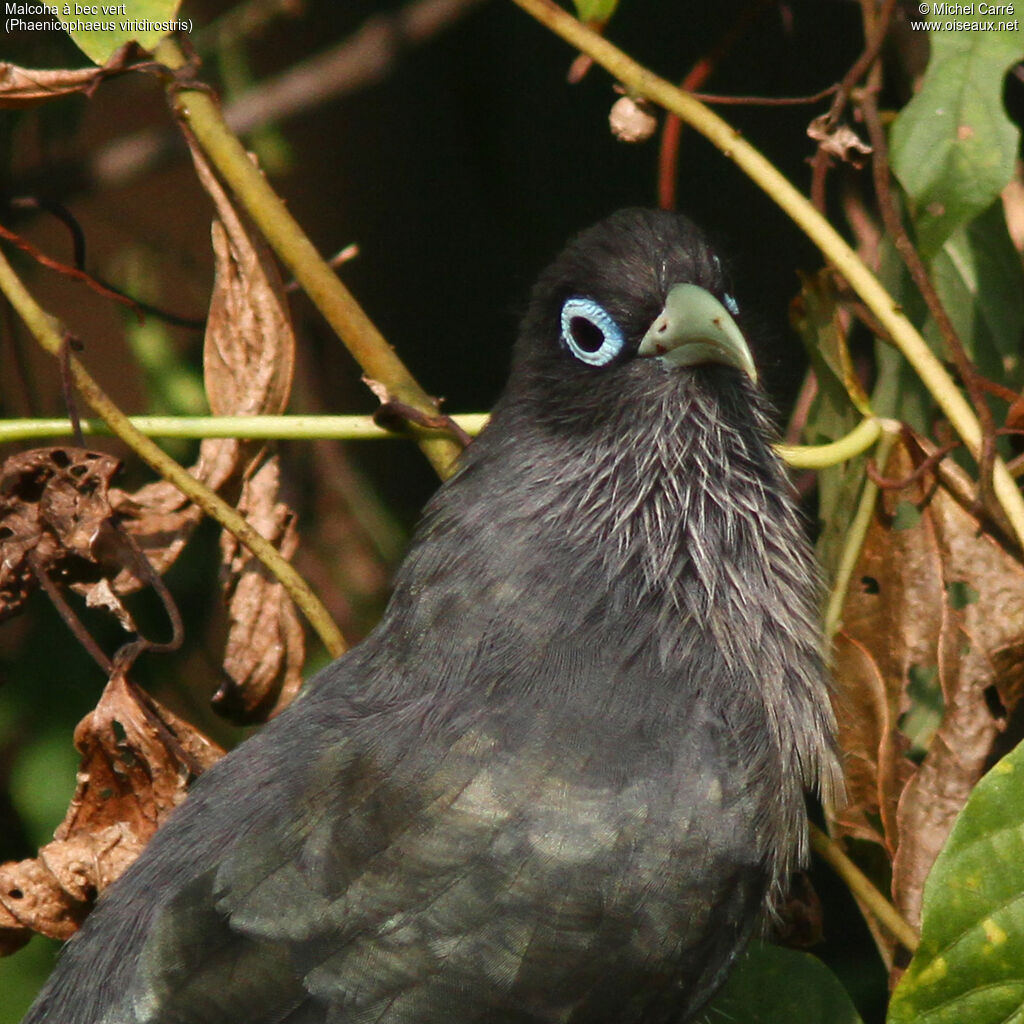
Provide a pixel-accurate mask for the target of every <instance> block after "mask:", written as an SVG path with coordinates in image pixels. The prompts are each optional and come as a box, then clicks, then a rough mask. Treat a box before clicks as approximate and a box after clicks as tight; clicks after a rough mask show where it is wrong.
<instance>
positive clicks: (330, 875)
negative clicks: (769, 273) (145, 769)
mask: <svg viewBox="0 0 1024 1024" xmlns="http://www.w3.org/2000/svg"><path fill="white" fill-rule="evenodd" d="M747 319H749V318H748V317H746V316H745V315H744V313H743V312H742V311H741V309H740V307H739V305H738V303H737V302H736V299H735V298H734V297H733V295H732V293H731V291H730V284H729V279H728V274H727V270H726V264H725V263H724V262H723V260H722V259H721V258H720V257H719V256H718V255H717V254H716V253H715V250H714V248H713V247H712V245H711V243H710V242H709V240H708V238H707V237H706V236H705V234H704V233H703V232H702V231H701V230H700V229H699V228H698V227H697V226H696V225H695V224H694V223H693V222H692V221H691V220H689V219H688V218H686V217H685V216H683V215H681V214H676V213H669V212H664V211H654V210H646V209H639V208H629V209H625V210H620V211H619V212H617V213H615V214H612V215H611V216H609V217H606V218H605V219H604V220H602V221H600V222H599V223H598V224H596V225H594V226H592V227H590V228H588V229H586V230H584V231H583V232H581V233H580V234H578V235H577V236H575V237H574V238H573V239H572V240H571V241H570V242H569V243H568V244H567V246H566V247H565V248H564V250H563V251H562V252H561V253H560V255H558V256H557V257H556V258H555V259H554V261H553V263H552V264H551V265H550V267H549V268H548V269H547V270H545V271H544V272H543V273H542V274H541V276H540V278H539V280H538V281H537V283H536V285H535V287H534V288H533V291H532V293H531V295H530V298H529V300H528V303H527V305H526V310H525V314H524V317H523V319H522V323H521V328H520V331H519V335H518V338H517V340H516V342H515V345H514V348H513V353H512V360H511V369H510V373H509V378H508V383H507V386H506V388H505V390H504V392H503V393H502V395H501V396H500V397H499V399H498V401H497V402H496V404H495V405H494V407H493V411H492V416H491V418H490V421H489V424H488V425H487V426H486V428H485V429H484V430H483V432H482V433H481V434H480V436H479V437H478V438H477V439H476V440H475V441H474V442H473V443H472V444H471V445H470V446H469V447H468V448H467V449H466V451H465V452H464V453H463V455H462V456H461V457H460V461H459V464H458V467H457V470H456V472H455V473H454V475H453V476H452V477H451V478H450V479H449V480H448V481H446V482H445V483H444V484H443V485H442V486H441V487H440V489H439V490H438V491H437V492H436V493H435V495H434V496H433V497H432V498H431V499H430V500H429V502H428V504H427V506H426V508H425V511H424V513H423V516H422V519H421V522H420V524H419V526H418V527H417V529H416V531H415V533H414V536H413V539H412V541H411V544H410V548H409V551H408V553H407V555H406V557H405V559H404V561H403V563H402V564H401V566H400V567H399V569H398V570H397V572H396V575H395V580H394V586H393V594H392V596H391V598H390V601H389V603H388V605H387V608H386V610H385V612H384V613H383V616H382V618H381V620H380V622H379V624H378V626H377V627H376V628H375V629H374V630H373V632H371V633H370V635H369V636H368V637H367V638H366V639H365V640H363V641H362V642H361V643H360V644H358V645H356V646H355V647H353V648H352V649H351V650H350V651H349V652H347V653H346V654H344V655H343V656H342V657H341V658H340V659H339V660H337V661H335V662H333V663H332V664H331V665H329V666H328V667H327V668H326V669H324V670H322V671H321V672H320V673H319V674H318V675H316V676H315V677H314V678H313V679H312V680H311V681H309V682H308V683H307V684H306V686H305V687H304V688H303V690H302V691H301V692H300V694H299V696H298V697H297V698H296V700H295V701H294V702H293V703H292V704H291V705H290V706H289V707H288V708H286V709H285V710H284V711H283V712H282V713H281V714H280V715H278V716H277V717H276V718H274V719H273V720H271V721H270V722H269V723H268V724H267V725H266V726H265V727H264V728H263V729H262V730H261V731H260V732H258V733H257V734H256V735H254V736H252V737H251V738H249V739H247V740H246V741H245V742H243V743H241V744H240V745H239V746H238V747H236V748H235V749H234V750H233V751H232V752H231V753H229V754H228V755H227V756H226V757H224V758H223V759H222V760H221V761H219V762H218V763H217V764H215V765H214V766H213V767H211V768H210V769H209V770H208V771H206V772H205V773H204V774H203V775H202V776H201V777H200V778H199V779H198V780H197V781H196V782H195V784H194V785H193V787H192V789H191V791H190V793H189V795H188V797H187V799H186V800H185V802H184V803H183V804H182V805H181V806H180V807H179V808H177V809H176V810H175V811H174V812H173V813H172V815H171V816H170V818H169V820H168V821H167V822H166V824H164V825H163V826H162V827H161V828H160V829H159V830H158V831H157V833H156V834H155V836H154V838H153V839H152V840H151V842H150V844H149V845H148V846H147V848H146V849H145V850H144V851H143V853H142V854H141V856H140V857H139V858H138V860H137V861H136V862H135V863H134V864H133V865H132V866H131V867H130V868H129V869H128V871H127V872H126V873H125V874H124V875H123V876H122V877H121V878H120V879H119V880H118V881H116V882H115V883H114V884H113V885H112V886H110V887H109V889H107V890H106V891H105V892H104V893H103V894H102V895H101V896H100V898H99V900H98V904H97V906H96V907H95V909H94V910H93V912H92V913H91V914H90V915H89V917H88V918H87V919H86V921H85V922H84V925H83V927H82V928H81V929H80V931H79V933H78V934H77V935H76V936H75V937H73V938H72V939H71V940H70V941H69V942H68V943H67V944H66V946H65V948H64V950H63V951H62V954H61V956H60V958H59V961H58V964H57V966H56V968H55V970H54V972H53V974H52V975H51V977H50V979H49V981H48V982H47V984H46V985H45V986H44V989H43V990H42V992H41V993H40V995H39V997H38V998H37V1000H36V1002H35V1003H34V1004H33V1007H32V1008H31V1009H30V1011H29V1013H28V1016H27V1017H26V1018H25V1022H24V1024H41V1022H44V1021H45V1022H49V1024H370V1022H375V1024H438V1022H442V1021H444V1022H449V1021H457V1022H459V1024H554V1022H562V1024H613V1022H614V1024H663V1022H664V1024H669V1022H671V1024H683V1022H686V1021H690V1020H692V1019H693V1018H694V1017H695V1016H696V1015H697V1014H698V1013H699V1012H700V1011H701V1010H702V1008H704V1007H705V1006H706V1004H707V1003H708V1001H709V999H710V998H711V997H712V996H713V994H714V993H715V991H716V990H717V989H718V988H719V987H720V985H721V984H722V982H723V980H724V978H725V977H726V975H727V974H728V972H729V970H730V968H731V966H732V965H733V964H734V963H735V962H736V960H737V958H738V957H739V956H740V955H741V953H742V951H743V950H744V948H745V946H746V944H747V942H748V940H749V939H750V937H751V936H752V935H753V934H754V933H755V932H757V930H758V929H759V928H761V927H763V922H764V921H766V920H770V919H771V917H772V915H773V914H774V913H776V910H777V908H778V906H779V903H780V900H781V899H782V897H783V895H784V893H785V891H786V887H787V881H788V879H789V877H790V876H791V874H792V873H793V872H794V871H795V870H796V869H798V867H799V866H800V865H802V864H803V863H804V861H805V859H806V857H807V845H808V840H807V809H806V799H805V792H806V791H816V792H817V793H819V794H820V795H822V797H823V799H830V794H831V793H833V791H834V788H835V786H836V784H837V779H838V768H837V753H836V744H835V738H834V732H835V725H834V720H833V712H832V710H831V707H830V697H829V683H828V675H827V669H826V666H825V662H824V658H823V653H822V646H823V645H822V638H821V631H820V626H819V615H818V603H819V589H820V587H819V580H818V574H817V571H816V568H815V563H814V558H813V554H812V551H811V548H810V545H809V541H808V539H807V537H806V528H805V523H804V522H803V519H802V515H801V513H800V511H799V509H798V507H797V504H796V502H795V500H794V495H793V491H792V488H791V485H790V484H789V482H788V480H787V477H786V475H785V471H784V468H783V467H782V465H781V464H780V462H779V460H778V458H777V456H776V454H775V453H774V451H773V448H772V439H773V437H774V436H775V428H774V425H773V414H772V410H771V405H770V402H769V400H768V398H767V397H766V395H765V393H764V391H763V389H762V387H761V386H760V384H759V382H758V368H757V361H756V360H755V354H762V355H763V352H764V351H765V349H764V346H765V344H766V343H765V342H764V341H763V340H757V339H755V335H756V332H755V331H753V330H752V328H750V327H749V326H741V325H744V324H745V323H746V320H747ZM481 329H482V330H483V327H481Z"/></svg>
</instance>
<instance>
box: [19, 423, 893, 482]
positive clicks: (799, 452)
mask: <svg viewBox="0 0 1024 1024" xmlns="http://www.w3.org/2000/svg"><path fill="white" fill-rule="evenodd" d="M452 418H453V419H454V420H455V422H456V423H457V424H458V425H459V426H460V427H461V428H462V429H463V430H464V431H465V432H466V433H467V434H469V435H470V436H473V437H475V436H476V435H477V434H479V433H480V431H481V430H483V428H484V424H485V423H486V422H487V420H488V419H489V414H488V413H486V412H470V413H462V414H461V415H459V416H454V417H452ZM129 422H130V423H131V425H132V426H133V427H134V428H135V429H136V430H138V431H139V432H140V433H142V434H145V435H146V436H147V437H163V438H185V439H192V440H202V439H203V438H209V437H240V438H246V439H248V440H253V441H271V440H274V441H313V440H340V441H374V440H377V439H379V438H388V437H395V436H400V435H396V434H395V433H393V432H392V431H390V430H388V429H387V428H386V427H382V426H380V425H379V424H378V423H377V422H376V421H375V420H374V418H373V417H372V416H132V417H129ZM887 422H888V421H885V420H878V419H875V418H874V417H868V418H867V419H864V420H862V421H861V422H860V423H859V424H858V425H857V426H856V427H854V429H853V430H851V431H850V433H848V434H847V435H846V436H845V437H841V438H839V440H838V441H830V442H829V443H828V444H813V445H793V444H778V445H776V446H775V450H776V452H777V453H778V455H779V457H780V458H781V459H783V461H785V462H787V463H788V464H789V465H790V466H792V467H793V468H794V469H825V468H826V467H828V466H836V465H838V464H839V463H840V462H845V461H846V460H847V459H852V458H854V457H855V456H857V455H860V454H861V452H865V451H867V449H868V448H870V447H871V445H872V444H874V443H875V441H876V440H877V439H878V437H879V435H880V433H881V432H882V430H883V428H884V425H885V424H886V423H887ZM896 426H897V427H898V424H897V425H896ZM81 427H82V433H83V434H85V435H87V436H89V435H102V434H110V433H113V431H112V430H111V429H110V427H109V426H108V425H107V424H106V423H104V421H103V420H82V421H81ZM71 433H72V426H71V421H70V420H66V419H21V420H0V444H2V443H4V442H6V441H32V440H37V439H40V438H47V437H68V436H69V435H70V434H71ZM424 433H426V431H424Z"/></svg>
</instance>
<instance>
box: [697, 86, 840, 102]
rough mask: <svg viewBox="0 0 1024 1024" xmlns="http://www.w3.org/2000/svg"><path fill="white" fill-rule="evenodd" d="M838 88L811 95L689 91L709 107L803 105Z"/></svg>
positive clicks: (818, 99)
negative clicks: (724, 94) (726, 94)
mask: <svg viewBox="0 0 1024 1024" xmlns="http://www.w3.org/2000/svg"><path fill="white" fill-rule="evenodd" d="M838 88H839V86H838V85H830V86H829V87H828V88H827V89H822V90H821V92H816V93H814V94H813V95H812V96H720V95H718V94H716V93H710V92H696V91H694V90H693V89H690V90H689V91H690V92H692V93H693V95H694V96H696V97H697V99H699V100H700V101H701V103H706V104H707V105H708V106H709V107H715V106H721V107H730V106H732V107H803V106H807V105H808V104H811V103H820V102H821V101H822V100H824V99H828V97H829V96H831V95H832V94H833V93H834V92H835V91H836V89H838Z"/></svg>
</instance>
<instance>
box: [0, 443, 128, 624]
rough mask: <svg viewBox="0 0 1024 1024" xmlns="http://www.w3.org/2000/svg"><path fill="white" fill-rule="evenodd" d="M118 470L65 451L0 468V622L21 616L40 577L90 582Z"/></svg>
mask: <svg viewBox="0 0 1024 1024" xmlns="http://www.w3.org/2000/svg"><path fill="white" fill-rule="evenodd" d="M120 465H121V464H120V462H119V461H118V460H117V459H116V458H114V457H113V456H112V455H105V454H103V453H102V452H90V451H86V450H85V449H82V448H75V447H72V446H63V447H54V448H34V449H32V450H31V451H27V452H19V453H18V454H16V455H12V456H11V457H10V458H8V459H7V460H6V461H5V462H4V464H3V466H2V467H0V619H3V618H6V617H8V616H10V615H13V614H15V613H16V612H17V611H19V610H20V608H21V606H22V604H23V603H24V601H25V599H26V597H27V596H28V595H29V594H30V593H31V592H32V591H33V590H34V589H35V588H36V586H38V574H39V573H45V574H47V575H59V576H60V578H61V579H62V580H63V581H64V582H68V583H73V582H81V583H82V584H83V585H85V586H91V585H92V584H93V583H94V582H95V578H96V576H97V575H98V574H99V570H100V566H101V563H102V560H103V558H102V553H101V552H100V551H99V550H98V549H97V541H98V539H99V538H100V537H101V536H102V535H103V533H104V532H105V531H107V530H109V529H111V522H110V520H111V514H112V510H111V507H110V502H109V500H108V496H107V495H108V489H109V486H110V481H111V479H112V478H113V476H114V474H115V473H116V472H117V471H118V469H119V468H120Z"/></svg>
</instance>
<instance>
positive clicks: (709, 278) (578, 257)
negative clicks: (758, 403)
mask: <svg viewBox="0 0 1024 1024" xmlns="http://www.w3.org/2000/svg"><path fill="white" fill-rule="evenodd" d="M738 321H739V308H738V306H737V304H736V301H735V300H734V299H733V297H732V296H731V295H730V294H729V291H728V287H727V283H726V279H725V272H724V270H723V267H722V263H721V261H720V260H719V259H718V257H717V256H716V255H715V253H714V251H713V249H712V248H711V246H710V244H709V242H708V240H707V239H706V238H705V236H704V235H703V234H702V232H701V231H700V230H699V229H698V228H697V227H696V225H694V224H693V223H692V222H691V221H690V220H688V219H687V218H686V217H683V216H681V215H679V214H675V213H667V212H664V211H658V210H644V209H626V210H621V211H619V212H618V213H616V214H613V215H612V216H610V217H608V218H607V219H605V220H603V221H601V222H600V223H599V224H597V225H595V226H594V227H592V228H590V229H588V230H586V231H584V232H582V233H581V234H580V235H578V236H577V237H576V238H575V239H574V240H573V241H572V242H570V243H569V245H568V246H567V247H566V248H565V249H564V250H563V252H562V253H561V254H560V255H559V256H558V257H557V259H556V260H555V261H554V262H553V263H552V264H551V266H550V267H549V268H548V269H547V271H546V272H545V273H544V274H543V275H542V276H541V278H540V280H539V281H538V282H537V285H536V287H535V288H534V291H533V295H532V297H531V301H530V305H529V309H528V311H527V314H526V317H525V319H524V322H523V327H522V331H521V334H520V340H519V343H518V346H517V349H516V353H515V358H514V362H513V372H512V375H511V378H510V382H509V389H508V394H509V396H510V398H511V401H513V402H514V403H515V404H516V405H518V406H520V407H529V408H530V409H531V411H533V412H538V411H539V412H540V414H541V415H542V417H544V418H545V419H547V420H549V421H550V420H552V419H554V420H555V421H561V422H563V423H568V422H569V421H570V420H571V419H573V418H575V419H576V420H577V424H578V423H579V421H580V419H581V418H584V419H585V418H591V419H592V418H594V417H597V418H599V419H600V418H602V417H601V413H600V410H601V409H602V408H604V409H606V410H607V409H608V408H609V407H611V406H614V407H617V408H619V409H621V408H623V406H624V403H628V401H629V399H630V397H631V396H635V397H641V396H643V397H646V398H651V397H657V396H659V394H661V393H662V392H664V391H673V390H677V389H678V386H679V383H680V379H681V377H682V376H686V377H687V378H693V377H694V376H695V375H696V377H697V378H699V379H704V380H706V381H707V382H708V384H709V385H711V387H712V388H713V389H714V390H716V391H721V390H722V385H726V387H727V388H728V385H729V384H732V385H733V388H728V389H729V390H734V389H735V387H736V386H738V387H739V388H740V390H742V391H745V392H749V389H750V387H751V386H752V385H755V384H756V382H757V369H756V367H755V363H754V358H753V355H752V353H751V349H750V346H749V345H748V343H747V340H746V338H745V337H744V334H743V332H742V330H741V329H740V326H739V322H738ZM680 371H682V373H680ZM730 378H731V380H730Z"/></svg>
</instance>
